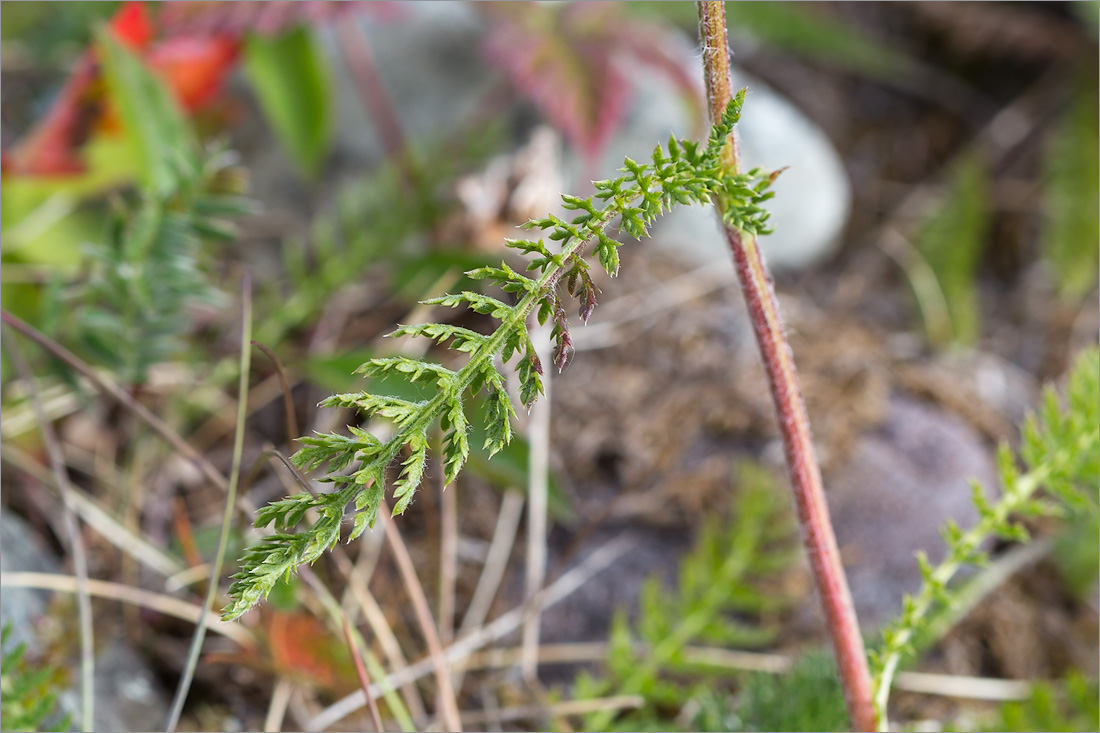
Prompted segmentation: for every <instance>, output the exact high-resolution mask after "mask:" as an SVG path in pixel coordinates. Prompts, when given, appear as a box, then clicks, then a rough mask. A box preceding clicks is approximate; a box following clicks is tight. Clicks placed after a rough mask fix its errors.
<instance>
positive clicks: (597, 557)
mask: <svg viewBox="0 0 1100 733" xmlns="http://www.w3.org/2000/svg"><path fill="white" fill-rule="evenodd" d="M381 516H382V515H380V518H381ZM391 523H392V522H391ZM634 544H635V540H634V538H632V537H630V536H629V535H620V536H619V537H616V538H615V539H613V540H611V541H610V542H608V543H606V544H604V545H601V546H600V548H599V549H597V550H596V551H595V552H593V553H591V554H590V555H588V556H587V557H585V558H584V560H582V561H581V562H580V563H578V564H577V566H576V567H574V568H571V569H570V570H569V571H568V572H566V573H565V574H563V575H562V576H561V577H560V578H558V579H557V580H555V581H554V582H553V583H551V584H550V585H548V586H547V587H546V588H543V589H542V591H541V592H540V593H539V594H538V595H537V596H535V598H534V600H533V602H534V603H537V604H539V606H540V607H542V608H543V609H546V608H549V607H550V606H553V605H554V604H555V603H558V602H560V601H562V600H563V599H565V598H567V597H569V595H571V594H572V593H574V592H575V591H576V590H577V589H578V588H580V587H582V586H583V585H584V584H585V583H587V582H588V581H590V580H591V579H592V577H593V576H595V575H596V574H597V573H599V572H600V571H601V570H603V569H604V568H606V567H607V566H608V565H610V564H611V563H613V562H615V560H617V559H619V558H620V557H621V556H622V555H623V553H625V552H626V551H627V550H629V549H630V548H631V547H633V545H634ZM525 609H526V604H524V605H522V606H519V607H518V608H513V609H512V610H510V611H508V612H507V613H504V614H502V615H500V616H498V617H497V618H496V619H494V620H493V621H490V622H489V623H487V624H485V625H484V626H482V627H481V628H479V629H477V630H476V631H474V632H473V633H471V634H468V635H467V636H464V637H462V638H461V639H459V640H458V641H455V642H454V643H452V644H451V645H450V646H448V647H447V649H446V650H445V661H446V662H447V663H448V664H451V665H454V664H456V663H458V662H461V661H462V660H464V659H466V658H468V657H469V656H470V655H471V654H473V653H474V652H476V651H477V650H478V649H481V648H482V647H484V646H487V645H488V644H491V643H493V642H494V641H497V640H498V639H502V638H503V637H505V636H507V635H508V634H511V633H512V632H514V631H515V630H516V629H517V628H519V627H520V625H521V624H522V623H523V617H524V611H525ZM436 668H437V661H436V659H434V658H431V657H429V658H427V659H421V660H419V661H417V662H413V663H412V664H410V665H409V666H408V667H405V668H404V669H396V670H393V671H392V672H390V674H389V676H388V677H387V678H386V679H385V680H382V681H381V682H375V683H374V684H373V685H371V690H372V691H373V692H374V693H375V694H378V693H379V692H380V691H381V689H382V687H381V685H382V684H390V685H403V684H407V683H409V682H413V681H415V680H418V679H420V678H421V677H424V676H425V675H428V674H431V673H432V671H433V670H435V669H436ZM365 704H366V700H365V698H364V697H363V693H362V691H357V692H353V693H351V694H350V695H348V696H347V697H344V698H342V699H340V700H337V701H336V702H335V703H333V704H332V705H330V706H328V707H327V708H325V710H324V712H322V713H321V714H320V715H318V716H317V717H315V718H312V719H311V720H309V721H308V724H307V725H306V729H307V730H324V729H325V728H328V727H329V726H330V725H333V724H334V723H336V722H338V721H340V720H342V719H343V718H344V717H346V716H348V715H351V714H352V713H354V712H355V711H356V710H358V709H359V708H361V707H363V705H365Z"/></svg>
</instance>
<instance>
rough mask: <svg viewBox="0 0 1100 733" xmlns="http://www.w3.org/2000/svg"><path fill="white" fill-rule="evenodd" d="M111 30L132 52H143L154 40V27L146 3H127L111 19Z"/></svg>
mask: <svg viewBox="0 0 1100 733" xmlns="http://www.w3.org/2000/svg"><path fill="white" fill-rule="evenodd" d="M110 26H111V30H113V31H114V32H115V36H116V37H117V38H118V40H119V41H121V42H122V43H123V44H125V45H126V46H127V47H129V48H130V49H131V50H141V49H144V48H145V47H146V46H148V45H149V42H150V41H151V40H153V26H152V24H151V23H150V22H149V14H148V13H147V12H146V11H145V3H140V2H125V3H123V4H122V7H120V8H119V9H118V12H117V13H115V17H114V18H112V19H111V23H110Z"/></svg>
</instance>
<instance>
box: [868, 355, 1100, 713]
mask: <svg viewBox="0 0 1100 733" xmlns="http://www.w3.org/2000/svg"><path fill="white" fill-rule="evenodd" d="M1098 456H1100V353H1098V352H1097V350H1096V349H1088V350H1086V351H1085V352H1083V353H1081V354H1080V355H1079V356H1078V357H1077V359H1076V361H1075V362H1074V365H1073V368H1072V369H1071V370H1070V374H1069V378H1068V379H1067V381H1066V386H1065V397H1064V399H1062V400H1059V398H1058V395H1057V394H1056V393H1055V392H1054V390H1053V389H1050V388H1048V389H1047V390H1046V392H1045V394H1044V397H1043V402H1042V405H1041V406H1040V408H1039V410H1038V411H1037V412H1036V413H1034V414H1033V415H1031V416H1030V417H1028V419H1027V421H1026V423H1025V425H1024V430H1023V441H1022V445H1021V448H1020V455H1019V460H1020V461H1021V462H1022V463H1023V466H1024V468H1025V470H1024V471H1020V470H1019V468H1018V467H1017V457H1016V456H1015V455H1014V454H1013V453H1012V451H1011V450H1010V449H1009V448H1008V447H1007V446H1002V448H1001V450H1000V452H999V454H998V465H999V468H1000V479H1001V496H1000V498H999V499H997V501H995V502H993V501H990V500H988V499H986V498H985V497H984V495H983V493H982V491H981V487H980V486H977V487H975V492H974V495H975V505H976V507H977V509H978V514H979V519H978V521H977V523H976V524H975V525H974V526H973V527H971V528H970V529H967V530H963V529H961V528H960V527H959V526H958V525H957V524H955V523H954V522H951V521H949V522H947V524H946V525H945V526H944V530H943V537H944V541H945V543H946V544H947V557H946V558H945V559H944V561H943V562H941V563H940V564H939V565H936V566H932V565H931V563H929V562H928V559H927V558H926V557H924V556H923V555H918V558H917V561H918V563H919V564H920V567H921V575H922V578H923V581H922V583H921V587H920V590H919V591H918V592H917V594H916V595H915V596H911V597H908V596H907V597H906V598H905V600H904V606H903V611H902V614H901V616H900V617H899V618H898V619H897V620H896V621H894V622H893V623H892V624H890V625H889V626H887V627H886V629H885V630H884V631H883V636H882V641H881V643H880V644H879V648H878V649H877V650H875V651H874V652H873V653H872V655H871V658H872V667H873V668H874V672H875V703H876V706H877V707H878V710H879V714H880V715H885V710H886V703H887V700H888V699H889V694H890V685H891V683H892V681H893V677H894V674H895V672H896V671H897V669H898V667H899V665H900V664H901V662H902V661H903V660H904V659H905V658H907V657H909V656H912V655H913V654H915V653H916V649H915V647H914V640H915V639H916V637H917V636H918V635H919V634H920V633H921V632H922V631H923V630H924V629H925V628H927V626H928V624H929V622H930V620H931V619H932V618H933V616H934V615H935V613H936V612H937V611H938V610H942V609H943V608H945V607H947V606H949V605H950V603H951V600H952V598H954V597H955V593H956V592H957V591H956V590H955V589H953V588H952V587H950V586H949V583H950V582H951V580H952V579H953V578H954V577H955V574H956V573H957V572H958V571H959V570H960V569H961V568H962V567H963V566H964V565H968V564H971V565H972V564H981V563H983V562H984V561H985V553H983V552H982V551H981V550H980V547H981V545H982V544H983V543H984V542H985V541H986V540H987V539H989V538H990V537H1004V538H1008V539H1012V540H1016V541H1026V540H1027V538H1028V535H1027V532H1026V530H1025V529H1024V527H1023V526H1022V525H1021V524H1019V522H1018V521H1017V518H1018V517H1026V516H1036V515H1041V514H1049V513H1052V512H1059V513H1061V512H1062V511H1063V510H1068V511H1071V512H1075V513H1078V514H1083V515H1085V516H1091V517H1095V516H1096V515H1097V513H1098V511H1100V510H1098V504H1100V501H1098V497H1100V466H1098V461H1100V458H1098ZM1040 490H1043V491H1045V493H1046V494H1047V495H1048V496H1049V497H1050V499H1051V500H1052V501H1037V500H1036V498H1035V495H1036V493H1037V492H1039V491H1040Z"/></svg>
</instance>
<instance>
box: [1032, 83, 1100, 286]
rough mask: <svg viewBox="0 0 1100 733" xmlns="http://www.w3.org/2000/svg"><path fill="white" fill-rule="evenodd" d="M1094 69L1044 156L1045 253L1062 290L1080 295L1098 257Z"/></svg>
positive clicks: (1098, 128) (1099, 175) (1098, 130)
mask: <svg viewBox="0 0 1100 733" xmlns="http://www.w3.org/2000/svg"><path fill="white" fill-rule="evenodd" d="M1098 105H1100V99H1098V98H1097V89H1096V76H1095V73H1083V74H1081V76H1080V80H1079V82H1078V84H1077V91H1076V94H1074V98H1073V103H1072V105H1071V106H1070V108H1069V109H1068V110H1067V112H1066V114H1065V116H1064V117H1063V118H1062V120H1061V122H1060V124H1059V126H1058V129H1057V132H1055V134H1054V138H1053V139H1052V140H1051V141H1050V145H1049V148H1048V150H1047V155H1046V159H1045V161H1044V168H1045V171H1044V172H1045V187H1044V191H1043V194H1044V196H1043V198H1044V204H1045V210H1046V211H1045V214H1046V237H1045V241H1044V248H1045V250H1046V256H1047V258H1048V259H1049V260H1050V263H1051V265H1052V267H1053V269H1054V274H1055V277H1056V278H1057V281H1058V290H1059V292H1060V293H1061V295H1062V296H1063V297H1065V298H1067V299H1071V300H1072V299H1077V298H1080V297H1081V296H1083V295H1085V294H1087V293H1088V292H1089V291H1090V290H1092V286H1093V284H1094V283H1095V282H1096V269H1097V265H1098V264H1100V262H1098V257H1100V210H1098V208H1097V205H1096V202H1097V200H1098V199H1100V162H1098V161H1100V114H1098V113H1097V106H1098Z"/></svg>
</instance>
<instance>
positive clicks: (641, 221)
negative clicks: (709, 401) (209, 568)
mask: <svg viewBox="0 0 1100 733" xmlns="http://www.w3.org/2000/svg"><path fill="white" fill-rule="evenodd" d="M744 96H745V92H744V90H742V91H741V92H740V93H739V94H737V95H736V97H735V98H734V99H733V100H732V101H731V103H730V105H729V107H728V109H727V110H726V113H725V114H724V115H723V117H722V120H721V121H720V122H719V123H718V124H717V125H715V127H714V129H713V130H712V131H711V135H710V138H709V140H708V142H707V145H706V146H705V147H703V148H700V146H698V145H696V144H694V143H691V142H687V141H683V142H675V141H674V142H673V143H672V144H670V145H669V150H668V152H666V151H664V150H663V149H662V148H661V147H660V146H658V147H657V149H656V150H655V151H654V154H653V159H652V161H651V162H649V163H639V162H636V161H633V160H630V159H629V158H628V159H627V160H626V161H625V163H624V167H623V168H622V171H623V173H624V175H622V176H620V177H618V178H615V179H612V180H609V181H597V182H595V183H594V184H593V185H594V188H595V191H596V193H595V194H594V195H593V196H591V197H588V198H583V199H582V198H579V197H575V196H565V197H563V199H562V201H563V204H564V206H565V208H566V210H568V211H573V212H577V214H576V216H574V217H573V218H572V220H570V221H565V220H564V219H562V218H560V217H558V216H555V215H550V216H547V217H544V218H542V219H536V220H534V221H530V222H528V223H527V224H526V225H525V228H527V229H529V230H538V231H541V232H543V234H544V239H540V240H539V241H538V242H530V243H523V244H521V243H520V242H519V241H517V240H511V241H509V242H507V243H506V244H507V245H508V246H509V247H511V248H513V249H518V250H521V251H524V252H527V253H529V254H531V255H534V257H533V258H532V260H531V262H530V263H529V264H528V267H527V269H528V271H533V272H535V277H533V278H528V277H525V276H523V275H520V274H518V273H516V272H515V271H514V270H512V269H511V268H510V267H508V266H507V265H502V266H501V267H499V268H492V267H487V268H481V269H478V270H474V271H472V272H471V273H469V274H470V276H471V277H474V278H476V279H482V280H485V281H487V282H490V283H493V284H495V285H497V286H498V287H500V288H501V289H502V290H504V291H505V293H511V294H514V295H515V296H517V297H518V300H517V301H516V302H515V303H514V304H509V303H506V302H504V301H503V300H499V299H497V298H494V297H491V296H488V295H485V294H483V293H477V292H473V291H464V292H461V293H456V294H449V295H444V296H441V297H438V298H432V299H430V300H427V301H425V303H427V304H431V305H438V306H442V307H449V308H457V307H460V306H461V307H466V308H468V309H470V310H472V311H474V312H476V313H480V314H483V315H486V316H489V317H490V318H492V319H495V320H497V321H498V322H499V323H498V325H497V327H496V329H495V330H494V331H493V332H492V333H491V334H489V335H481V334H478V333H476V332H474V331H470V330H468V329H463V328H459V327H456V326H449V325H443V324H420V325H407V326H401V327H399V328H398V329H397V330H396V331H394V332H393V333H392V334H391V336H418V337H426V338H430V339H432V340H434V341H436V342H439V343H445V342H449V345H450V347H451V348H452V349H454V350H456V351H458V352H460V353H465V354H468V359H467V361H466V363H465V365H463V366H462V367H461V368H460V369H458V370H457V371H453V372H451V371H448V370H444V369H443V368H442V367H439V366H437V365H429V364H428V363H427V362H422V363H417V362H412V361H407V360H375V361H373V362H368V364H367V365H364V367H365V368H364V369H363V371H365V372H367V373H372V372H373V373H376V374H377V373H384V372H385V373H392V372H403V373H405V374H408V375H410V378H411V379H418V378H421V377H424V376H426V375H429V374H430V375H431V378H432V380H434V381H435V383H436V385H435V386H436V392H435V395H434V396H432V397H430V398H429V399H426V400H424V401H421V402H415V403H414V402H408V401H405V400H401V399H398V398H396V397H391V396H385V395H374V394H370V393H368V392H360V393H350V394H338V395H334V396H332V397H330V398H328V399H326V400H324V401H323V402H322V403H321V405H322V406H325V407H347V408H352V409H355V410H357V411H358V412H361V413H363V414H364V415H366V416H374V417H382V418H387V419H389V420H391V421H392V422H393V423H394V425H395V427H396V430H395V432H394V434H393V436H392V437H391V438H390V439H389V440H388V441H386V442H385V443H381V442H380V441H376V442H375V443H374V444H367V443H365V442H364V441H362V440H361V439H360V440H357V441H348V440H347V439H334V440H330V439H329V438H327V437H326V436H313V437H311V438H309V439H308V442H304V447H303V451H305V454H306V455H305V457H303V458H297V459H296V460H297V461H298V462H299V463H301V464H302V465H311V466H316V465H318V464H319V463H322V462H327V463H328V465H329V469H330V471H332V470H333V468H332V467H333V466H339V467H340V468H339V469H336V470H341V469H345V468H347V467H352V468H353V469H354V470H353V472H352V474H351V476H350V477H346V476H330V480H332V481H334V482H335V483H337V484H343V488H341V489H339V490H338V491H336V492H333V493H331V494H328V495H325V496H324V497H323V498H322V497H314V498H312V499H304V500H302V503H303V504H308V505H310V506H311V507H312V508H315V509H318V510H321V509H324V510H325V511H330V510H331V511H335V509H333V508H334V507H339V508H340V510H341V511H342V510H343V507H346V506H347V505H348V504H350V503H352V502H353V501H354V502H355V505H356V513H355V517H354V520H353V521H354V530H353V532H360V531H362V527H364V526H368V527H369V526H373V524H374V521H375V518H376V513H377V508H378V506H379V503H376V502H374V501H373V500H372V501H366V502H363V501H361V500H360V498H359V497H360V496H361V493H362V492H368V491H369V492H379V491H382V485H383V483H384V477H385V473H386V469H387V467H388V466H389V465H390V463H391V462H392V461H393V460H394V459H395V458H397V457H398V455H399V454H400V453H401V452H402V451H403V450H405V449H407V450H409V451H410V453H409V455H408V457H407V458H406V459H405V461H404V463H403V469H402V471H401V473H400V476H399V478H398V480H397V483H396V484H395V486H394V497H395V498H396V499H397V502H396V503H395V505H394V512H395V514H396V513H400V512H402V511H404V510H405V508H406V507H407V506H408V505H409V503H410V502H411V501H412V499H413V496H414V493H415V490H416V487H417V486H418V485H419V483H420V481H421V479H422V478H423V474H424V466H425V465H426V460H427V459H426V455H427V453H426V452H427V438H426V436H427V435H428V434H429V430H430V429H431V428H432V427H433V426H434V425H435V424H436V423H437V422H439V423H440V424H441V427H442V429H443V431H444V433H445V438H444V446H443V453H444V472H445V478H446V479H447V480H448V481H449V480H452V479H453V478H454V477H455V476H456V475H457V474H458V471H459V470H460V469H461V467H462V465H463V463H464V462H465V460H466V458H467V455H468V452H469V446H468V444H467V436H466V430H467V427H468V424H467V421H466V418H465V415H464V413H463V411H462V399H463V395H464V393H466V392H467V390H469V391H471V392H472V393H476V392H477V391H480V390H482V389H485V390H487V391H489V392H490V394H491V395H493V396H495V397H496V400H495V402H494V403H493V404H494V405H495V406H494V407H492V408H491V409H490V410H488V412H487V415H488V417H489V418H490V419H492V420H494V421H496V422H495V423H494V424H492V425H490V426H487V431H486V432H487V435H488V440H487V443H486V445H487V447H488V448H489V450H491V451H493V450H499V449H500V448H501V447H502V446H504V445H507V443H508V441H509V439H510V438H511V435H512V432H511V426H510V425H509V420H510V419H511V418H512V416H513V415H514V410H513V408H512V406H511V403H510V402H506V399H507V398H506V396H502V395H503V393H504V379H503V376H502V375H501V374H500V373H499V372H498V371H497V367H496V363H495V360H496V359H497V357H498V356H499V357H500V358H501V360H502V361H503V362H507V361H508V360H509V359H511V358H512V357H513V356H514V355H516V354H518V355H519V356H518V360H517V362H516V367H515V369H516V373H517V375H518V376H519V382H520V401H521V402H522V403H523V404H524V405H525V406H528V407H529V406H530V405H531V404H532V403H533V402H534V401H535V400H536V399H537V398H538V396H539V395H540V394H542V391H543V387H542V380H541V377H542V375H543V374H544V368H545V367H544V365H543V364H542V362H541V360H540V359H539V357H538V355H537V354H536V352H535V348H534V346H533V345H532V343H531V340H530V338H529V336H528V332H527V322H528V319H529V317H530V316H531V315H532V314H535V315H536V317H537V318H538V319H539V321H540V322H543V323H545V322H546V321H548V320H549V319H550V318H553V319H554V324H555V325H554V338H555V342H556V343H555V351H554V364H555V366H557V367H558V368H559V369H561V368H562V367H564V366H565V363H566V362H567V361H568V357H569V352H570V349H571V341H570V339H569V331H568V323H567V319H566V314H565V308H564V305H563V303H562V294H561V293H560V290H561V288H560V287H559V286H561V285H564V286H565V289H566V290H568V291H569V292H570V293H571V294H573V295H575V296H576V297H578V298H579V300H580V312H581V317H582V318H584V319H587V318H588V316H589V315H591V312H592V309H593V308H594V306H595V286H594V285H593V284H592V282H591V278H590V277H589V276H588V274H587V267H588V265H587V263H585V261H584V256H585V254H586V253H587V251H588V248H589V247H592V248H593V249H595V254H596V259H597V260H598V261H599V263H600V265H601V266H602V267H603V268H604V269H605V270H606V271H607V272H608V273H609V274H610V275H614V274H616V273H617V272H618V269H619V256H618V248H619V247H620V246H621V244H620V243H619V242H618V241H616V240H615V239H613V238H612V236H611V234H612V233H614V232H617V233H619V234H626V235H629V236H632V237H635V238H639V237H643V236H645V235H646V233H647V232H648V227H649V226H650V225H651V224H652V223H653V222H654V221H655V220H656V218H657V217H658V216H659V215H661V214H662V213H664V212H665V211H666V210H668V209H669V208H670V207H672V206H674V205H679V204H707V203H710V202H711V201H712V200H713V201H717V202H718V203H719V208H720V210H721V211H722V213H723V216H724V217H725V219H726V220H727V222H731V223H734V224H735V225H736V226H738V227H740V228H741V229H742V230H743V231H745V232H746V233H747V234H751V235H756V234H764V233H767V231H768V229H767V226H766V221H767V212H766V211H764V209H763V208H762V206H761V204H762V203H763V202H764V201H765V200H767V198H768V197H769V196H770V193H769V192H768V191H767V186H768V184H769V183H770V177H769V176H768V175H766V174H764V173H763V172H761V171H759V170H754V171H751V172H749V173H745V174H741V173H733V172H730V171H727V170H725V169H724V168H723V166H722V164H721V161H720V157H719V156H720V153H721V150H722V147H723V146H724V145H725V143H726V140H727V139H728V138H729V135H730V134H731V132H732V131H733V127H734V125H735V124H736V123H737V120H738V119H739V117H740V113H741V105H742V104H743V103H744ZM546 240H549V241H550V242H556V243H557V247H558V251H556V252H552V251H551V250H550V248H549V247H548V246H547V245H546V244H544V242H545V241H546ZM326 443H328V444H327V445H326ZM374 495H375V494H373V493H372V496H374ZM361 505H362V507H363V508H362V509H360V508H359V507H360V506H361ZM276 506H279V507H281V506H282V505H278V504H277V505H276ZM294 506H295V509H296V510H297V509H298V508H300V505H298V504H295V505H294ZM280 510H281V509H277V510H276V511H280ZM364 512H366V513H367V518H366V519H360V518H359V517H360V515H361V514H362V513H364ZM327 516H328V515H326V517H327ZM322 521H325V522H328V519H324V520H322ZM323 529H324V531H323V532H322V533H321V540H320V541H319V542H314V541H311V540H309V539H308V538H309V537H310V536H311V535H313V534H315V533H317V529H316V525H315V526H314V527H311V528H308V529H306V530H304V531H303V532H302V536H303V537H305V538H307V539H305V540H300V539H295V540H294V541H293V542H291V541H290V540H286V539H285V538H284V539H281V540H278V541H275V542H274V545H277V546H279V547H281V548H282V549H281V550H280V551H279V552H278V553H276V555H275V556H274V557H275V558H276V559H275V560H270V559H267V560H265V559H263V557H262V555H263V553H257V552H250V554H249V555H247V556H246V557H245V558H244V560H243V561H242V563H241V572H240V573H238V575H237V576H236V582H235V583H234V584H233V585H232V587H231V588H230V597H231V598H232V603H231V605H230V606H229V608H227V609H226V611H225V617H226V618H236V617H237V616H240V615H241V614H242V613H244V612H245V611H247V610H248V609H249V608H250V607H251V606H252V605H254V604H255V602H256V599H258V598H259V597H262V595H263V594H264V593H266V592H267V590H268V589H270V587H271V585H270V583H269V582H268V581H269V577H270V576H271V574H272V572H273V571H274V570H276V569H277V570H279V571H280V572H282V573H289V572H291V571H292V570H293V569H294V568H295V567H296V566H297V565H298V564H300V563H302V562H312V561H313V560H315V559H316V557H317V556H318V555H319V552H318V553H315V552H314V550H315V548H317V547H320V546H327V545H330V544H331V543H332V542H334V541H335V539H334V537H337V536H338V531H337V533H336V535H333V534H332V528H331V524H328V523H326V524H325V525H324V528H323ZM264 546H265V548H267V549H271V548H272V546H273V545H272V542H271V541H270V540H266V541H265V543H264ZM256 573H259V574H256ZM258 590H259V595H257V591H258Z"/></svg>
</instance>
